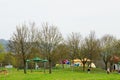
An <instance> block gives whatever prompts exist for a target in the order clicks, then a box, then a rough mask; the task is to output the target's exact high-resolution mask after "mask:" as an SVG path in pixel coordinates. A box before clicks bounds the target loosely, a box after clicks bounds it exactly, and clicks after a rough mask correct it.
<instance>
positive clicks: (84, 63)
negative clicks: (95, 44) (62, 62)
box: [83, 63, 85, 71]
mask: <svg viewBox="0 0 120 80" xmlns="http://www.w3.org/2000/svg"><path fill="white" fill-rule="evenodd" d="M83 71H85V63H83Z"/></svg>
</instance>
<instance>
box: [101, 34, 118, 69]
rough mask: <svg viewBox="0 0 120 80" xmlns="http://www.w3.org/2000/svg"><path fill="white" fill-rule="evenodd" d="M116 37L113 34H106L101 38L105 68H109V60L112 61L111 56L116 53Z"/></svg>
mask: <svg viewBox="0 0 120 80" xmlns="http://www.w3.org/2000/svg"><path fill="white" fill-rule="evenodd" d="M115 41H116V39H115V37H113V36H112V35H105V36H103V37H102V39H101V48H102V53H101V56H102V59H103V61H104V63H105V69H106V70H107V68H108V62H109V61H110V58H111V57H112V56H113V54H114V49H115V47H114V43H115Z"/></svg>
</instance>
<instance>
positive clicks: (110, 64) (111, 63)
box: [110, 63, 113, 72]
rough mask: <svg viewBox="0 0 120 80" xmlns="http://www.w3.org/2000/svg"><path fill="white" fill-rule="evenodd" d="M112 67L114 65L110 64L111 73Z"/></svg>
mask: <svg viewBox="0 0 120 80" xmlns="http://www.w3.org/2000/svg"><path fill="white" fill-rule="evenodd" d="M112 65H113V63H110V72H112V69H113V68H112Z"/></svg>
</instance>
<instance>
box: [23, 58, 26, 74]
mask: <svg viewBox="0 0 120 80" xmlns="http://www.w3.org/2000/svg"><path fill="white" fill-rule="evenodd" d="M23 63H24V74H26V73H27V71H26V60H25V59H24V60H23Z"/></svg>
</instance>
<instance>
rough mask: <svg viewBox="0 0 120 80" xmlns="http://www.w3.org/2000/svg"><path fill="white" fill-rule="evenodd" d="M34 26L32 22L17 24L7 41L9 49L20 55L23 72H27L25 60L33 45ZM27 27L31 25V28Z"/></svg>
mask: <svg viewBox="0 0 120 80" xmlns="http://www.w3.org/2000/svg"><path fill="white" fill-rule="evenodd" d="M34 26H35V24H34V23H32V24H30V25H26V24H23V25H19V26H17V27H16V32H14V33H13V35H12V37H11V40H10V43H9V47H10V50H11V51H12V52H14V53H16V54H19V57H20V56H21V57H20V58H21V59H22V60H23V67H24V73H25V74H26V73H27V71H26V60H27V58H28V55H29V54H30V52H31V49H32V47H33V42H35V41H34V40H36V37H35V36H36V35H35V33H36V31H35V27H34ZM28 27H31V29H29V28H28Z"/></svg>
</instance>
